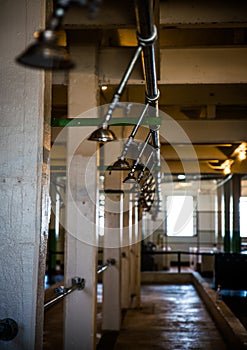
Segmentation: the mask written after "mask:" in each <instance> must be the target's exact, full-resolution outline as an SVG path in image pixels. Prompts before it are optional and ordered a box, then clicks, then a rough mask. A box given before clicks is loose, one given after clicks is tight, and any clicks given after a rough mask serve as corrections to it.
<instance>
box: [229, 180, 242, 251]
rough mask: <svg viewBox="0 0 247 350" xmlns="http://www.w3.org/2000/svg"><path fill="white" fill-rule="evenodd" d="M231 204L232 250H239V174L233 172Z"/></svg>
mask: <svg viewBox="0 0 247 350" xmlns="http://www.w3.org/2000/svg"><path fill="white" fill-rule="evenodd" d="M231 181H232V206H233V233H232V252H233V253H239V252H240V251H241V238H240V209H239V203H240V196H241V175H238V174H234V175H233V177H232V179H231Z"/></svg>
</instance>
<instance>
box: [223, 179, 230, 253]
mask: <svg viewBox="0 0 247 350" xmlns="http://www.w3.org/2000/svg"><path fill="white" fill-rule="evenodd" d="M224 226H225V227H224V228H225V230H224V231H225V235H224V252H225V253H230V251H231V181H229V180H228V181H226V182H225V184H224Z"/></svg>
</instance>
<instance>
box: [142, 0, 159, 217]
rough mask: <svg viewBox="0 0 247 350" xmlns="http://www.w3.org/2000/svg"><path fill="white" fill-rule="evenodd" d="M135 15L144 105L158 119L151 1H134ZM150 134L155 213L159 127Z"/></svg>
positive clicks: (153, 127)
mask: <svg viewBox="0 0 247 350" xmlns="http://www.w3.org/2000/svg"><path fill="white" fill-rule="evenodd" d="M135 15H136V24H137V37H138V41H139V44H140V45H142V46H143V50H142V67H143V73H144V78H145V82H146V103H149V104H150V106H152V107H154V110H155V116H156V117H158V114H159V111H158V99H159V90H158V85H157V75H156V65H155V50H154V43H155V40H156V36H157V30H156V27H155V25H154V23H153V1H152V0H135ZM149 127H150V129H151V130H153V133H152V139H153V147H154V149H155V152H154V153H155V154H154V155H155V162H156V170H155V174H154V175H155V180H156V191H157V209H158V210H157V211H159V210H160V209H161V208H160V205H161V201H162V196H161V189H160V183H161V175H160V140H159V131H158V130H159V125H150V126H149Z"/></svg>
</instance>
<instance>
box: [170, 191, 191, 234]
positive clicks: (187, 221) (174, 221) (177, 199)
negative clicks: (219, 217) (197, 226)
mask: <svg viewBox="0 0 247 350" xmlns="http://www.w3.org/2000/svg"><path fill="white" fill-rule="evenodd" d="M166 204H167V235H168V236H178V237H182V236H194V223H195V220H194V210H193V208H194V205H193V197H192V196H167V203H166Z"/></svg>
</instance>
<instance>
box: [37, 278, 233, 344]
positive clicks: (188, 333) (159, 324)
mask: <svg viewBox="0 0 247 350" xmlns="http://www.w3.org/2000/svg"><path fill="white" fill-rule="evenodd" d="M101 292H102V290H101V286H99V298H98V301H99V306H98V315H97V324H98V340H99V336H100V332H101V331H100V326H101V306H100V305H101ZM141 300H142V305H141V308H140V309H138V310H128V311H127V313H126V315H125V317H124V321H123V324H122V328H121V330H120V332H119V334H116V333H115V334H112V335H108V337H106V341H105V342H102V343H101V346H100V349H104V350H113V349H114V350H125V349H126V350H138V349H140V350H152V349H157V350H162V349H165V350H180V349H183V350H187V349H197V350H198V349H204V350H211V349H212V350H214V349H215V350H228V348H227V345H226V343H225V342H224V339H223V338H222V336H221V334H220V333H219V331H218V329H217V328H216V326H215V324H214V322H213V320H212V319H211V316H210V315H209V313H208V311H207V310H206V308H205V306H204V304H203V302H202V301H201V299H200V298H199V296H198V294H197V292H196V290H195V289H194V287H193V286H192V285H190V284H188V285H187V284H186V285H143V286H142V288H141ZM62 304H63V303H59V304H58V305H56V306H55V307H53V308H51V309H50V310H48V311H47V312H46V313H45V327H44V346H43V349H44V350H50V349H53V350H54V349H56V350H63V305H62ZM71 350H73V349H71ZM83 350H91V349H83ZM229 350H230V349H229ZM231 350H232V349H231ZM234 350H235V349H234ZM236 350H237V349H236Z"/></svg>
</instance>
